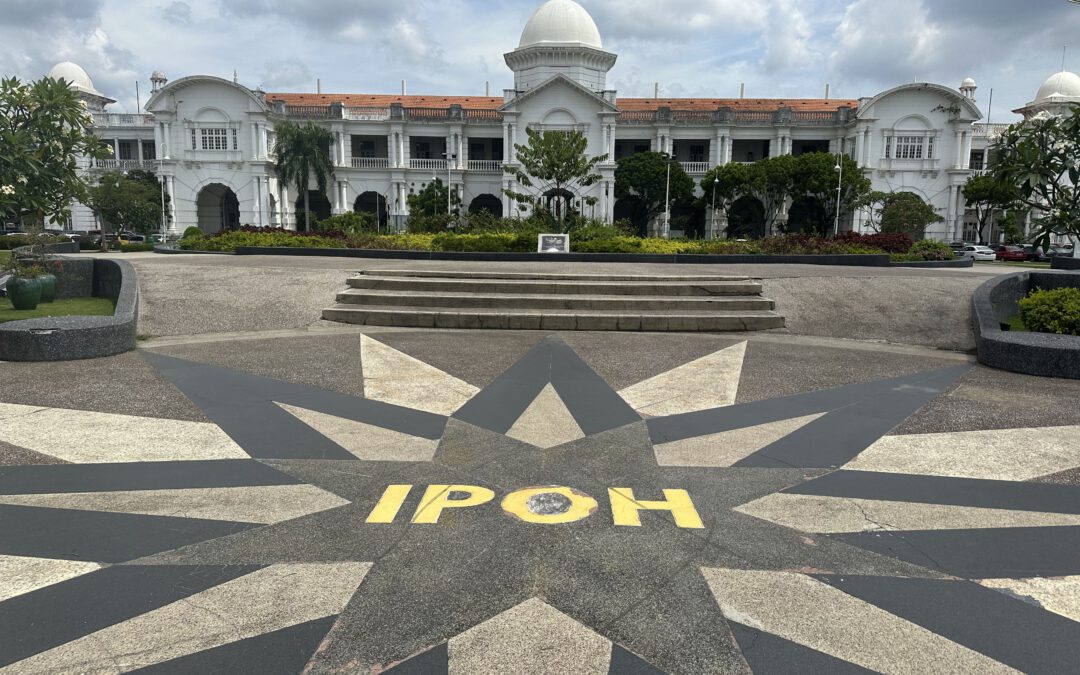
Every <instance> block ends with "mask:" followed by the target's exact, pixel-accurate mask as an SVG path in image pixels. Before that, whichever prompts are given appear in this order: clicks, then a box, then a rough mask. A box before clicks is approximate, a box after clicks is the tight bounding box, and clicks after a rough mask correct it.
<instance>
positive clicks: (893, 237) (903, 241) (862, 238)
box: [832, 232, 915, 253]
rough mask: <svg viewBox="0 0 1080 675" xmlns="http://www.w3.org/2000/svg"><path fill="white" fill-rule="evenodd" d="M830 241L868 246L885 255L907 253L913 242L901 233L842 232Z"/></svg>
mask: <svg viewBox="0 0 1080 675" xmlns="http://www.w3.org/2000/svg"><path fill="white" fill-rule="evenodd" d="M832 241H837V242H845V243H848V244H853V245H856V246H868V247H870V248H876V249H879V250H882V251H884V252H886V253H907V252H908V251H910V250H911V247H912V246H913V245H914V243H915V242H914V241H913V240H912V238H911V237H909V236H908V235H906V234H904V233H902V232H882V233H880V234H859V233H858V232H844V233H843V234H840V235H837V236H836V237H833V238H832Z"/></svg>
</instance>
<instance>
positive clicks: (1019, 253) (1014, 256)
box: [996, 246, 1028, 262]
mask: <svg viewBox="0 0 1080 675" xmlns="http://www.w3.org/2000/svg"><path fill="white" fill-rule="evenodd" d="M996 257H997V259H998V260H1004V261H1006V262H1024V261H1026V260H1027V259H1028V254H1027V251H1025V250H1024V247H1023V246H1002V247H1001V248H1000V249H998V252H997V255H996Z"/></svg>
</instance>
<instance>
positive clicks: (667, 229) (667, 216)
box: [660, 157, 671, 239]
mask: <svg viewBox="0 0 1080 675" xmlns="http://www.w3.org/2000/svg"><path fill="white" fill-rule="evenodd" d="M665 190H666V192H665V193H664V228H663V230H661V232H660V236H661V237H662V238H664V239H667V238H668V235H669V234H670V233H671V158H670V157H669V158H668V163H667V186H666V188H665Z"/></svg>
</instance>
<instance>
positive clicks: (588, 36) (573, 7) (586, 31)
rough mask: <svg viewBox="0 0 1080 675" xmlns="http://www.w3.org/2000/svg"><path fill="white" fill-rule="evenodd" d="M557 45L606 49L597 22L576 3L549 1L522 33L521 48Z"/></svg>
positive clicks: (557, 0) (535, 14) (571, 1)
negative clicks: (548, 44)
mask: <svg viewBox="0 0 1080 675" xmlns="http://www.w3.org/2000/svg"><path fill="white" fill-rule="evenodd" d="M545 43H555V44H583V45H585V46H588V47H595V48H596V49H603V48H604V47H603V44H602V43H601V42H600V31H599V29H597V27H596V22H595V21H593V18H592V17H591V16H590V15H589V12H587V11H586V10H585V8H584V7H582V6H581V5H579V4H577V3H576V2H574V0H548V2H545V3H544V4H543V5H541V6H540V9H538V10H536V12H534V13H533V15H532V17H531V18H530V19H529V23H527V24H525V30H524V31H522V32H521V42H520V43H519V44H518V46H519V47H529V46H532V45H538V44H545Z"/></svg>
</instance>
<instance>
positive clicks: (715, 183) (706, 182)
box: [701, 162, 750, 220]
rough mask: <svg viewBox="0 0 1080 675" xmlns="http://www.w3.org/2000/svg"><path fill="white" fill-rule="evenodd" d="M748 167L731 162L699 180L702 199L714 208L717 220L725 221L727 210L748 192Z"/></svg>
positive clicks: (715, 168) (716, 168) (714, 169)
mask: <svg viewBox="0 0 1080 675" xmlns="http://www.w3.org/2000/svg"><path fill="white" fill-rule="evenodd" d="M749 183H750V167H749V166H748V165H746V164H740V163H738V162H732V163H730V164H721V165H720V166H717V167H714V168H713V169H712V170H711V171H709V172H708V173H707V174H705V177H704V178H702V179H701V191H702V193H704V196H703V197H702V199H703V200H705V203H706V204H707V205H708V206H709V207H710V208H711V207H713V206H714V201H713V200H714V199H715V207H716V213H717V214H718V216H717V217H718V218H719V219H721V220H727V214H728V210H729V209H730V208H731V205H732V204H733V203H734V202H735V200H736V199H738V198H739V197H741V196H743V195H744V194H746V193H747V192H748V191H749Z"/></svg>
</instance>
